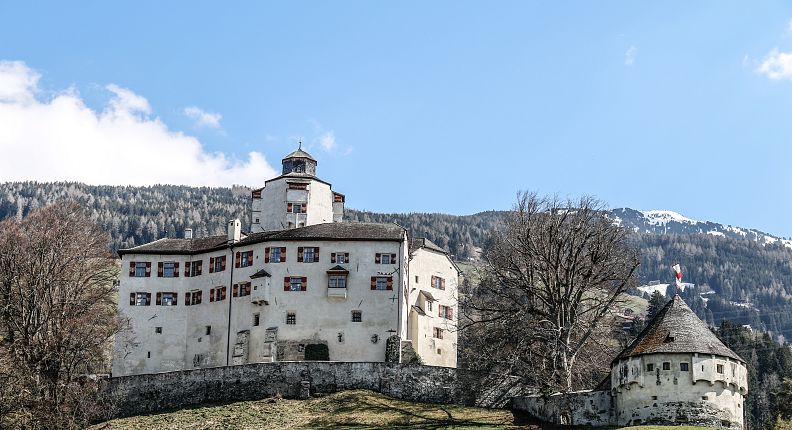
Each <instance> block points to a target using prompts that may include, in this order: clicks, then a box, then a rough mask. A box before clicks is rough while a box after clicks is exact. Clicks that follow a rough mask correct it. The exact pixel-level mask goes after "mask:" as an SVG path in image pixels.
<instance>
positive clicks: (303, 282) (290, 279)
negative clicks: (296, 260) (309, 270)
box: [283, 276, 308, 291]
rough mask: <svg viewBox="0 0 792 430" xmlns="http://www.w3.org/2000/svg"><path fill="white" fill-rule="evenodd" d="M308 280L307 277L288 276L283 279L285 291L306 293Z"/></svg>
mask: <svg viewBox="0 0 792 430" xmlns="http://www.w3.org/2000/svg"><path fill="white" fill-rule="evenodd" d="M307 289H308V278H306V277H305V276H286V277H285V278H283V291H306V290H307Z"/></svg>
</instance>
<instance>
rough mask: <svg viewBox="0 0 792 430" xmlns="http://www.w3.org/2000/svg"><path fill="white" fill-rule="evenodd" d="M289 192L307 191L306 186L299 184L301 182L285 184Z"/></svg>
mask: <svg viewBox="0 0 792 430" xmlns="http://www.w3.org/2000/svg"><path fill="white" fill-rule="evenodd" d="M286 184H287V185H288V186H289V189H290V190H307V189H308V184H305V183H301V182H287V183H286Z"/></svg>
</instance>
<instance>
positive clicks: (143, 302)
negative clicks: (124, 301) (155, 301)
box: [129, 293, 151, 306]
mask: <svg viewBox="0 0 792 430" xmlns="http://www.w3.org/2000/svg"><path fill="white" fill-rule="evenodd" d="M129 305H130V306H149V305H151V293H129Z"/></svg>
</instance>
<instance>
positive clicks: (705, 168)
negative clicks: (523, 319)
mask: <svg viewBox="0 0 792 430" xmlns="http://www.w3.org/2000/svg"><path fill="white" fill-rule="evenodd" d="M0 61H2V63H0V150H2V154H4V155H5V156H3V157H0V181H9V180H22V179H29V180H57V179H60V180H80V181H84V182H89V183H135V184H145V183H156V182H167V183H184V184H191V185H228V184H231V183H235V182H236V183H242V184H245V185H250V186H260V185H262V184H263V182H264V180H266V179H268V178H269V177H270V176H272V175H273V174H274V170H276V169H278V168H279V163H280V159H281V158H282V156H283V155H285V154H286V153H288V152H290V151H291V150H293V149H294V148H295V147H296V140H297V139H298V138H299V137H302V139H303V140H304V147H305V148H307V149H308V150H309V151H310V152H311V153H312V154H313V155H314V156H315V157H316V158H317V159H318V160H319V175H320V176H321V177H322V178H324V179H326V180H328V181H330V182H332V183H333V185H334V189H336V190H338V191H340V192H343V193H345V194H346V195H347V202H348V203H347V204H348V206H351V207H354V208H360V209H369V210H374V211H380V212H385V211H388V212H408V211H414V212H446V213H454V214H469V213H474V212H478V211H482V210H488V209H506V208H509V207H510V206H511V204H512V203H513V201H514V200H515V194H516V192H517V191H518V190H534V191H538V192H540V193H559V194H561V195H562V196H567V195H568V196H579V195H581V194H593V195H596V196H598V197H599V198H601V199H602V200H604V201H605V202H607V203H608V204H609V205H610V206H612V207H623V206H627V207H632V208H636V209H669V210H675V211H677V212H680V213H683V214H684V215H686V216H688V217H690V218H694V219H701V220H713V221H718V222H723V223H727V224H733V225H740V226H744V227H752V228H759V229H762V230H765V231H767V232H770V233H774V234H777V235H782V236H792V223H790V220H791V219H792V216H790V215H792V198H790V197H792V196H790V190H792V169H790V168H789V165H790V160H792V139H790V137H791V136H792V3H788V2H787V3H786V4H785V2H781V1H778V2H729V1H711V2H705V1H702V2H664V3H663V4H646V3H640V4H639V3H637V2H616V1H613V2H584V1H579V2H545V3H539V2H522V1H520V2H497V3H492V2H486V3H485V2H458V1H454V2H398V3H396V2H394V3H390V4H384V3H381V2H379V3H378V2H352V1H344V2H281V3H263V2H256V3H253V2H249V3H235V4H234V5H233V6H221V5H220V4H219V3H208V2H176V1H170V2H154V1H149V2H143V1H135V2H98V1H96V2H81V3H77V4H66V2H51V3H44V2H10V1H2V0H0ZM3 129H5V131H3ZM31 149H32V150H34V151H35V152H36V154H37V161H36V163H35V165H31V163H30V158H29V156H30V151H31ZM251 153H252V155H251ZM3 159H4V161H3ZM99 165H101V166H103V167H96V166H99ZM89 166H91V167H89Z"/></svg>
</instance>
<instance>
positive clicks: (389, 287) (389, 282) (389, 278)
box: [387, 276, 393, 290]
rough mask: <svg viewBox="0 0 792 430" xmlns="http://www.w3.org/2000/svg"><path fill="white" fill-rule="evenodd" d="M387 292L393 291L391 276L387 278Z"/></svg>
mask: <svg viewBox="0 0 792 430" xmlns="http://www.w3.org/2000/svg"><path fill="white" fill-rule="evenodd" d="M387 288H388V289H389V290H392V289H393V276H388V287H387Z"/></svg>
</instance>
